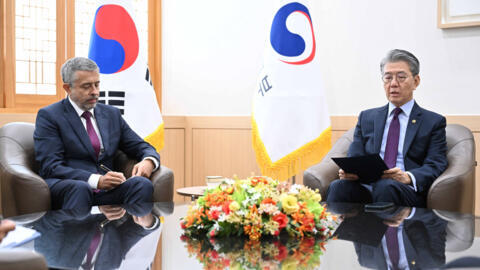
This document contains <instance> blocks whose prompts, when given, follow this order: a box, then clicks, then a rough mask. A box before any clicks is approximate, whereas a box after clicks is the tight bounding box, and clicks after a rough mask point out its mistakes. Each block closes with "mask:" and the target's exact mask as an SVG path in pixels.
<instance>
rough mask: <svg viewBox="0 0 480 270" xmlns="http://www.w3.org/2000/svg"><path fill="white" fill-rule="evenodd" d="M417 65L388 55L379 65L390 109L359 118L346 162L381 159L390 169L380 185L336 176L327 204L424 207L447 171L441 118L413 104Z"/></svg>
mask: <svg viewBox="0 0 480 270" xmlns="http://www.w3.org/2000/svg"><path fill="white" fill-rule="evenodd" d="M419 67H420V64H419V61H418V59H417V58H416V57H415V56H414V55H413V54H412V53H410V52H408V51H405V50H398V49H395V50H391V51H389V52H388V53H387V55H386V56H385V58H384V59H383V60H382V62H381V63H380V69H381V72H382V80H383V84H384V89H385V94H386V96H387V99H388V101H389V103H388V104H387V105H385V106H383V107H379V108H374V109H369V110H366V111H363V112H361V113H360V115H359V117H358V122H357V125H356V127H355V133H354V137H353V142H352V144H351V145H350V148H349V150H348V156H363V155H368V154H380V156H381V157H382V158H383V160H384V161H385V163H386V165H387V166H388V167H389V168H390V169H388V170H386V171H384V172H383V175H382V176H381V178H380V179H377V180H376V181H374V182H372V183H371V184H362V183H361V181H359V180H361V179H359V177H358V176H357V175H355V174H352V173H349V172H345V171H343V170H339V178H340V179H338V180H335V181H333V182H332V183H331V184H330V187H329V189H328V191H327V202H358V203H370V202H393V203H394V204H396V205H403V206H416V207H426V196H427V193H428V190H429V188H430V186H431V185H432V183H433V181H434V180H435V179H436V178H437V177H438V176H439V175H440V174H441V173H442V172H443V171H444V170H445V169H446V167H447V158H446V151H447V143H446V138H445V126H446V120H445V117H443V116H441V115H439V114H437V113H434V112H431V111H428V110H426V109H423V108H421V107H420V106H418V104H417V103H416V102H415V100H414V99H413V91H414V90H415V89H416V88H417V87H418V85H419V84H420V76H419Z"/></svg>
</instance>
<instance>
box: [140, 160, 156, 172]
mask: <svg viewBox="0 0 480 270" xmlns="http://www.w3.org/2000/svg"><path fill="white" fill-rule="evenodd" d="M145 159H149V160H151V161H153V164H154V165H155V168H153V171H152V172H154V171H156V170H157V169H158V166H159V164H158V160H157V159H156V158H154V157H146V158H144V159H143V160H145Z"/></svg>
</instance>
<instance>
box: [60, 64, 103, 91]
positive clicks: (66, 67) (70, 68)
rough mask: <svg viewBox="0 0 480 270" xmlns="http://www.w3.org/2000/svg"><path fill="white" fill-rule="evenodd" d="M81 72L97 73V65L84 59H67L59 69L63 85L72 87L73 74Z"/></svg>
mask: <svg viewBox="0 0 480 270" xmlns="http://www.w3.org/2000/svg"><path fill="white" fill-rule="evenodd" d="M79 70H83V71H97V72H98V71H99V68H98V66H97V64H96V63H95V62H94V61H92V60H91V59H88V58H86V57H73V58H70V59H68V60H67V61H66V62H65V63H64V64H63V65H62V68H61V69H60V73H61V74H62V80H63V83H68V84H69V85H70V86H73V82H74V81H75V79H76V78H75V72H77V71H79Z"/></svg>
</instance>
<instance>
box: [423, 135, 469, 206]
mask: <svg viewBox="0 0 480 270" xmlns="http://www.w3.org/2000/svg"><path fill="white" fill-rule="evenodd" d="M455 128H458V126H457V127H455ZM456 131H457V132H463V131H465V130H456ZM456 136H461V137H460V138H459V139H457V140H456V141H455V142H454V144H453V145H449V146H448V148H449V149H450V150H449V151H448V154H447V158H448V167H447V169H446V170H445V171H444V172H443V173H442V174H441V175H440V176H439V177H438V178H437V179H436V180H435V181H434V182H433V184H432V186H431V187H430V190H429V191H428V196H427V207H428V208H431V209H439V210H447V211H455V212H462V213H473V207H474V204H473V202H474V196H475V195H474V190H475V186H474V182H475V166H476V161H475V142H474V140H473V135H472V134H471V132H470V131H469V130H466V131H465V133H463V134H462V133H459V134H456ZM450 143H451V142H449V141H447V144H450Z"/></svg>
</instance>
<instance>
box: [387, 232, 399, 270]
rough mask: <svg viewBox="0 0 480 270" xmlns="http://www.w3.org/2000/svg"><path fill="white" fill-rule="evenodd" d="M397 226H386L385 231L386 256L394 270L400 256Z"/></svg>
mask: <svg viewBox="0 0 480 270" xmlns="http://www.w3.org/2000/svg"><path fill="white" fill-rule="evenodd" d="M397 232H398V228H397V227H390V226H389V227H388V228H387V231H386V232H385V240H386V242H387V249H388V257H389V258H390V262H391V263H392V268H393V269H394V270H397V269H398V260H399V258H400V252H399V249H398V234H397Z"/></svg>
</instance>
